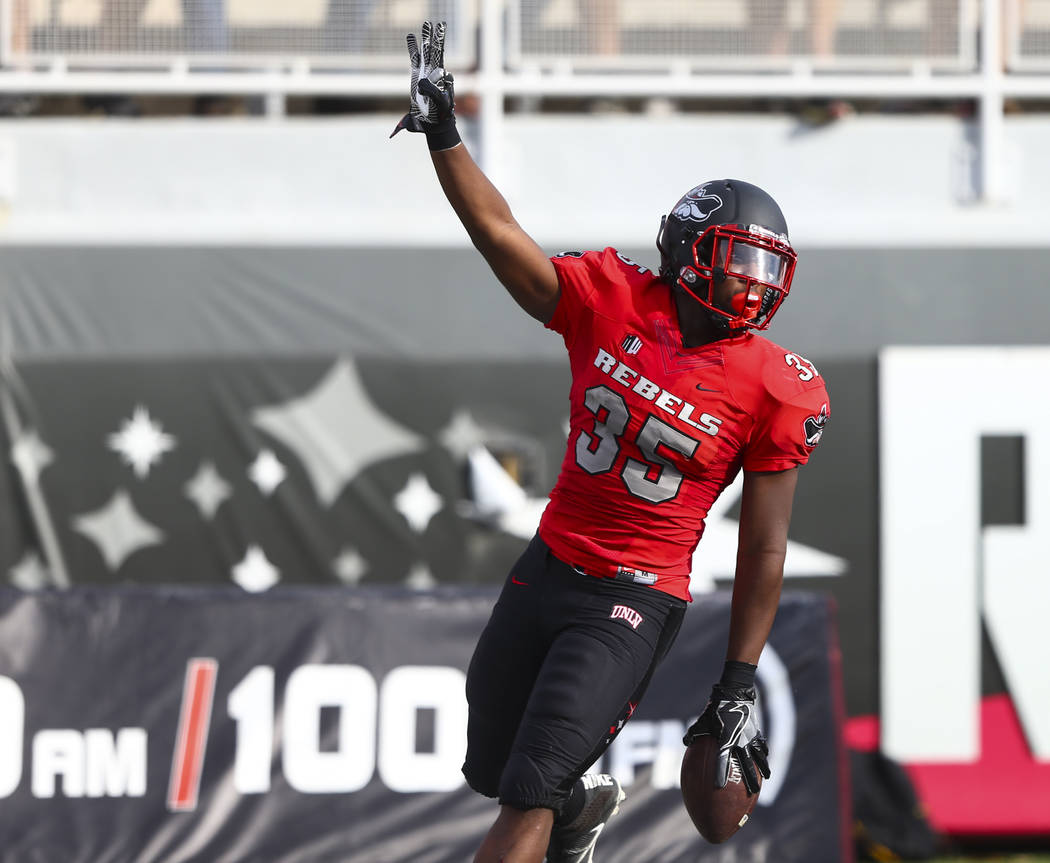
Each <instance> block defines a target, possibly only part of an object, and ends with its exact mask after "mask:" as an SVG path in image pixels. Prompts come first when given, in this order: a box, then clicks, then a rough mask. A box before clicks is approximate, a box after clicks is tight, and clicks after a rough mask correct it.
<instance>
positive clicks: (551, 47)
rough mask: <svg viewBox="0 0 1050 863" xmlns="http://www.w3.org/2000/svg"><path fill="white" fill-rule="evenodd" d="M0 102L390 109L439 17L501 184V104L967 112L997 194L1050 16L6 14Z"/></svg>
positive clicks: (973, 11) (592, 0)
mask: <svg viewBox="0 0 1050 863" xmlns="http://www.w3.org/2000/svg"><path fill="white" fill-rule="evenodd" d="M0 9H2V15H3V18H2V25H3V26H2V32H0V35H2V46H0V63H2V65H0V92H3V91H7V92H81V93H87V92H92V93H98V92H135V93H201V92H229V93H263V94H268V95H270V96H271V97H272V98H271V99H269V100H268V104H269V105H270V106H271V110H273V111H275V112H276V113H279V112H280V106H281V104H282V97H283V96H285V95H291V94H302V95H305V94H341V95H363V96H385V95H396V94H399V93H402V92H404V91H405V90H406V80H407V60H406V55H405V51H404V34H405V33H406V32H408V31H410V30H418V26H419V22H420V21H422V20H423V19H424V18H425V17H435V18H445V19H447V20H448V21H449V37H448V46H447V57H446V60H447V65H448V66H449V67H450V68H451V69H453V70H454V71H455V72H456V74H457V81H458V85H457V86H458V89H459V91H460V92H467V91H471V90H473V91H475V92H477V93H478V94H479V95H480V96H481V97H482V99H481V106H482V107H481V114H480V133H479V135H480V138H481V143H482V148H481V151H482V153H483V154H484V159H485V162H486V167H488V168H490V169H494V170H495V169H497V168H498V162H499V159H500V148H499V140H500V126H501V122H502V117H503V105H504V97H506V96H539V97H542V96H555V95H560V96H583V97H587V96H594V97H599V96H609V97H618V96H638V97H669V98H676V97H678V98H687V97H704V98H707V99H733V98H750V97H761V96H777V97H784V98H793V97H799V98H805V97H827V98H850V97H854V98H864V97H874V98H879V97H886V98H894V99H900V100H911V99H917V100H918V99H928V98H940V99H973V100H975V101H976V102H977V104H978V106H979V111H978V115H977V116H978V122H979V123H980V142H981V154H980V161H981V172H980V173H981V185H982V195H983V197H984V198H985V199H986V200H990V201H994V200H996V199H997V198H998V197H999V191H1000V188H1001V183H1000V179H999V177H1000V175H1001V173H1002V171H1001V168H1002V165H1001V163H1002V160H1003V156H1002V143H1001V139H1002V111H1003V104H1004V100H1006V99H1008V98H1011V97H1015V98H1045V97H1050V75H1047V74H1045V73H1046V72H1048V71H1050V0H385V2H384V0H295V2H288V0H2V2H0Z"/></svg>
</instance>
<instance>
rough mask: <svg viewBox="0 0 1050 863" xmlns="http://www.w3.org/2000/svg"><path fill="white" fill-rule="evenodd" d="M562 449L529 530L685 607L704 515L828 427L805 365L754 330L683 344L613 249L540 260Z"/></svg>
mask: <svg viewBox="0 0 1050 863" xmlns="http://www.w3.org/2000/svg"><path fill="white" fill-rule="evenodd" d="M552 260H553V262H554V266H555V268H556V269H557V271H558V278H559V281H560V283H561V297H560V299H559V300H558V306H557V308H556V309H555V312H554V316H553V317H552V318H551V320H550V323H549V324H548V325H547V326H548V327H550V329H552V330H555V331H556V332H558V333H560V334H561V335H562V337H563V338H564V340H565V346H566V348H567V349H568V352H569V362H570V366H571V369H572V389H571V392H570V396H569V404H570V409H569V440H568V447H567V450H566V453H565V459H564V461H563V462H562V467H561V474H560V475H559V477H558V482H557V484H556V485H555V487H554V490H553V491H552V492H551V500H550V503H549V504H548V506H547V509H546V511H545V512H544V514H543V518H542V520H541V521H540V527H539V532H540V536H541V537H542V538H543V540H544V542H546V543H547V545H549V546H550V548H551V550H552V551H553V552H554V554H555V555H557V557H559V558H560V559H561V560H563V561H565V562H566V563H569V564H572V565H573V566H576V567H578V568H580V569H581V570H583V571H584V572H587V573H590V574H592V575H597V576H616V575H618V574H620V575H623V576H627V577H630V578H633V580H634V581H636V582H638V583H641V584H648V585H652V586H653V587H655V588H656V589H658V590H662V591H665V592H667V593H670V594H672V595H674V596H677V597H681V598H682V599H689V598H690V596H689V573H690V569H691V564H692V555H693V551H694V549H695V548H696V544H697V543H698V542H699V541H700V537H701V535H702V534H703V531H704V519H705V518H706V517H707V513H708V510H709V509H710V507H711V504H712V503H714V501H715V499H716V498H717V497H718V495H719V494H720V493H721V492H722V490H723V489H725V487H726V486H727V485H729V484H730V483H731V482H732V481H733V479H734V478H735V477H736V474H737V472H738V471H739V470H740V468H741V467H743V468H744V469H745V470H751V471H778V470H786V469H788V468H792V467H795V466H797V465H801V464H804V463H805V462H806V461H807V460H808V459H809V455H810V453H811V452H812V451H813V448H814V447H815V446H816V444H817V442H818V441H819V440H820V435H821V432H822V431H823V427H824V424H825V422H826V421H827V417H828V396H827V391H826V390H825V388H824V381H823V379H822V378H821V377H820V375H819V374H818V373H817V370H816V369H815V368H814V367H813V364H812V363H810V362H809V361H808V360H806V359H804V358H803V357H801V356H799V355H798V354H795V353H792V352H791V351H787V350H785V349H784V348H781V347H778V346H777V345H775V344H773V343H772V342H771V341H769V340H768V339H764V338H762V337H761V336H758V335H755V334H754V333H748V334H747V335H744V336H740V337H737V338H731V339H722V340H719V341H716V342H713V343H711V344H708V345H704V346H702V347H699V348H686V347H683V346H682V337H681V332H680V331H679V329H678V313H677V310H676V308H675V305H674V300H673V297H672V292H671V289H670V288H669V287H668V286H667V284H666V283H665V282H663V281H661V280H660V279H659V278H658V277H657V276H656V275H655V274H654V273H653V272H652V271H650V270H648V269H646V268H645V267H642V266H640V265H638V264H636V263H634V262H633V261H631V260H630V259H628V258H625V257H624V256H623V255H621V254H620V253H619V252H617V251H616V250H615V249H611V248H607V249H605V250H604V251H602V252H582V253H576V252H573V253H568V254H565V255H559V256H558V257H556V258H553V259H552Z"/></svg>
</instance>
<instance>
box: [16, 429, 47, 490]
mask: <svg viewBox="0 0 1050 863" xmlns="http://www.w3.org/2000/svg"><path fill="white" fill-rule="evenodd" d="M54 460H55V454H54V453H53V452H51V450H50V449H49V448H48V446H47V444H45V443H44V442H43V441H42V440H40V437H39V435H37V433H36V432H35V431H26V432H23V433H22V434H21V435H20V436H19V437H18V439H17V440H16V441H15V442H14V444H13V445H12V446H11V463H12V464H13V465H14V466H15V467H16V468H18V473H19V474H20V475H21V477H22V481H23V482H25V483H26V485H37V484H38V483H39V481H40V472H41V471H42V470H43V469H44V468H45V467H47V466H48V465H49V464H51V462H53V461H54Z"/></svg>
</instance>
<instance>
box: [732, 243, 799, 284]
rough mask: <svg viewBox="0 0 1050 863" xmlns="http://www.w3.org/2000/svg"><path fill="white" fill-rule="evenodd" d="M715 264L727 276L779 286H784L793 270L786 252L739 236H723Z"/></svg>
mask: <svg viewBox="0 0 1050 863" xmlns="http://www.w3.org/2000/svg"><path fill="white" fill-rule="evenodd" d="M715 264H716V265H717V266H719V267H721V268H722V269H723V270H724V271H725V274H726V275H727V276H735V277H736V278H740V279H746V280H748V281H752V280H753V281H756V282H762V283H763V284H765V285H772V286H773V287H775V288H782V287H783V286H784V281H785V279H786V278H787V274H788V269H789V261H788V258H787V256H786V255H782V254H781V253H780V252H777V251H774V250H773V249H767V248H763V247H762V246H754V245H752V244H751V243H748V242H747V241H746V240H742V239H740V238H738V237H719V239H718V242H717V245H716V246H715Z"/></svg>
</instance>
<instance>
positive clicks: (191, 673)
mask: <svg viewBox="0 0 1050 863" xmlns="http://www.w3.org/2000/svg"><path fill="white" fill-rule="evenodd" d="M218 671H219V663H218V662H216V661H215V660H214V659H200V658H198V659H191V660H190V661H189V662H187V663H186V681H185V683H183V686H182V708H181V710H180V711H179V728H178V732H177V734H176V737H175V752H174V755H173V757H172V761H171V782H170V784H169V786H168V808H169V809H171V810H172V811H173V812H190V811H192V810H194V809H196V808H197V795H198V793H199V791H200V783H201V770H202V768H203V767H204V749H205V746H206V745H207V742H208V726H209V724H210V722H211V705H212V699H213V697H214V695H215V678H216V677H217V676H218Z"/></svg>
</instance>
